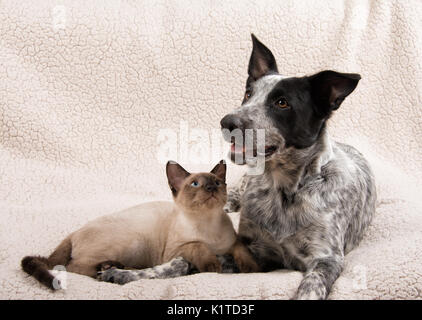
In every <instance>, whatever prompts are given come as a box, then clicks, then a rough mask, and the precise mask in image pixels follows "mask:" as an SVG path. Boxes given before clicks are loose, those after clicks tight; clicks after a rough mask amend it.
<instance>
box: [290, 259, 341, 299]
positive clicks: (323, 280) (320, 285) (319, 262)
mask: <svg viewBox="0 0 422 320" xmlns="http://www.w3.org/2000/svg"><path fill="white" fill-rule="evenodd" d="M342 269H343V258H342V257H340V256H333V257H325V258H320V259H315V260H313V261H312V262H311V263H310V265H309V269H308V270H307V271H306V273H305V276H304V278H303V280H302V282H301V283H300V285H299V288H298V290H297V292H296V296H295V297H294V299H298V300H323V299H326V298H327V296H328V294H329V293H330V290H331V286H332V285H333V283H334V282H335V281H336V280H337V278H338V277H339V275H340V273H341V271H342Z"/></svg>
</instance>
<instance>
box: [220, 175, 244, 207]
mask: <svg viewBox="0 0 422 320" xmlns="http://www.w3.org/2000/svg"><path fill="white" fill-rule="evenodd" d="M247 183H248V178H247V176H246V175H244V176H243V177H242V178H241V179H240V181H239V182H238V184H237V186H234V187H231V188H229V189H228V191H227V202H226V205H225V206H224V212H226V213H230V212H237V211H239V210H240V207H241V205H240V199H241V198H242V195H243V193H244V192H245V188H246V185H247Z"/></svg>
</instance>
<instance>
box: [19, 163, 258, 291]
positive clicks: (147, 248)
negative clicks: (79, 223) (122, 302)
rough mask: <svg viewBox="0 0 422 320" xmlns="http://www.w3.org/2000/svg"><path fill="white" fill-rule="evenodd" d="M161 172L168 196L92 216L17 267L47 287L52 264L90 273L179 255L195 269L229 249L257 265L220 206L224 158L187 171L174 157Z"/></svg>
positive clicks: (210, 267)
mask: <svg viewBox="0 0 422 320" xmlns="http://www.w3.org/2000/svg"><path fill="white" fill-rule="evenodd" d="M166 173H167V178H168V183H169V186H170V189H171V191H172V193H173V198H174V203H173V202H164V201H162V202H149V203H144V204H141V205H139V206H136V207H133V208H130V209H127V210H124V211H121V212H118V213H114V214H111V215H107V216H103V217H100V218H97V219H95V220H93V221H91V222H89V223H87V224H86V225H85V226H84V227H82V228H81V229H79V230H77V231H75V232H73V233H71V234H70V235H69V236H68V237H67V238H66V239H64V240H63V241H62V243H61V244H60V245H59V246H58V247H57V248H56V249H55V250H54V252H53V253H52V254H51V255H50V256H49V257H48V258H45V257H39V256H27V257H25V258H24V259H22V263H21V264H22V268H23V270H24V271H25V272H27V273H28V274H30V275H32V276H34V277H35V278H36V279H37V280H38V281H40V282H41V283H43V284H44V285H46V286H47V287H49V288H51V289H57V288H55V287H57V286H53V280H54V276H53V275H52V273H50V271H49V269H52V268H53V267H54V266H56V265H64V266H65V267H66V270H67V271H69V272H75V273H79V274H83V275H87V276H90V277H94V278H95V277H96V275H97V269H98V268H100V269H101V268H102V267H103V266H104V265H107V266H111V265H114V266H118V267H119V268H123V267H125V268H133V269H144V268H149V267H153V266H156V265H160V264H163V263H165V262H168V261H170V260H171V259H173V258H175V257H183V258H184V259H186V260H187V261H189V262H190V263H191V264H193V265H194V266H195V267H196V268H197V269H199V271H201V272H220V271H221V264H220V262H219V261H218V259H217V257H216V255H223V254H227V253H229V254H232V255H233V258H234V260H235V262H236V264H237V265H238V268H239V269H240V271H241V272H251V271H258V266H257V265H256V263H255V262H254V260H253V259H252V257H251V255H250V254H249V251H248V250H247V249H246V247H244V246H243V245H242V244H241V243H240V242H239V241H237V236H236V233H235V231H234V229H233V225H232V222H231V220H230V218H229V217H228V216H227V214H226V213H225V212H224V211H223V206H224V205H225V203H226V200H227V191H226V183H225V177H226V164H225V163H224V161H221V162H220V163H219V164H218V165H216V166H215V167H214V169H212V170H211V172H210V173H197V174H190V173H189V172H187V171H186V170H185V169H183V168H182V167H181V166H180V165H179V164H177V163H175V162H168V163H167V166H166Z"/></svg>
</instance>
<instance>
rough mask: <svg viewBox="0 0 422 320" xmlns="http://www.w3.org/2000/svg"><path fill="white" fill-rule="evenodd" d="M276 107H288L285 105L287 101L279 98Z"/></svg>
mask: <svg viewBox="0 0 422 320" xmlns="http://www.w3.org/2000/svg"><path fill="white" fill-rule="evenodd" d="M275 104H276V106H277V107H279V108H282V109H285V108H288V107H289V104H288V103H287V100H286V99H285V98H280V99H278V100H277V102H276V103H275Z"/></svg>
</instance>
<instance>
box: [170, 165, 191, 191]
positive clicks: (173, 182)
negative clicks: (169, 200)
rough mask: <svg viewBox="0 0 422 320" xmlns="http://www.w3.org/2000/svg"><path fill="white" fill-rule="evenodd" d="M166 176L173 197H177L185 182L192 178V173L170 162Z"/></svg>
mask: <svg viewBox="0 0 422 320" xmlns="http://www.w3.org/2000/svg"><path fill="white" fill-rule="evenodd" d="M166 174H167V180H168V182H169V186H170V189H171V192H172V193H173V196H176V195H177V193H178V192H179V190H180V187H181V186H182V184H183V181H184V180H185V179H186V178H187V177H188V176H190V173H189V172H187V171H186V170H185V169H183V168H182V166H181V165H180V164H178V163H177V162H174V161H169V162H167V165H166Z"/></svg>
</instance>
